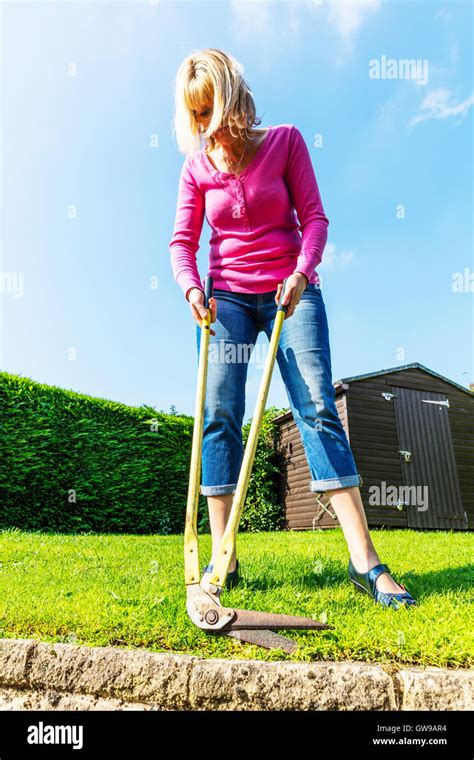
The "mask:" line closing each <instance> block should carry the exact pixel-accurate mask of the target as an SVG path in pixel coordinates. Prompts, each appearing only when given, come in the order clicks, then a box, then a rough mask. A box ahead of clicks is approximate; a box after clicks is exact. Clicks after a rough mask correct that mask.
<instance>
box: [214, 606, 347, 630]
mask: <svg viewBox="0 0 474 760" xmlns="http://www.w3.org/2000/svg"><path fill="white" fill-rule="evenodd" d="M230 609H232V610H233V611H234V612H235V617H234V618H233V619H232V621H231V622H230V623H229V624H228V625H226V626H224V627H223V628H222V631H223V632H227V630H232V631H238V630H243V629H252V630H264V629H266V628H299V629H302V628H303V629H310V630H313V631H314V630H326V629H328V628H334V626H332V625H328V624H327V623H320V622H319V621H318V620H313V618H307V617H297V616H295V615H280V614H278V613H274V612H257V611H255V610H238V609H235V608H234V607H231V608H230Z"/></svg>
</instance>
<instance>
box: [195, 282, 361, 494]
mask: <svg viewBox="0 0 474 760" xmlns="http://www.w3.org/2000/svg"><path fill="white" fill-rule="evenodd" d="M276 293H277V291H276V290H273V291H270V292H267V293H233V292H229V291H227V290H220V289H217V288H215V289H214V292H213V296H214V298H215V299H216V302H217V318H216V321H215V322H213V323H212V329H213V330H214V331H215V333H216V334H215V335H211V336H210V341H209V359H208V372H207V390H206V402H205V409H204V430H203V441H202V475H201V489H200V492H201V494H203V495H205V496H219V495H222V494H229V493H235V490H236V487H237V480H238V477H239V472H240V467H241V464H242V460H243V455H244V449H243V442H242V423H243V416H244V413H245V385H246V379H247V369H248V362H249V360H250V357H251V355H252V352H253V348H254V346H255V343H256V341H257V337H258V335H259V333H260V331H261V330H264V331H265V333H266V334H267V337H268V339H269V340H270V338H271V333H272V329H273V324H274V321H275V315H276V309H277V305H276V303H275V296H276ZM201 329H202V328H201V327H200V325H198V324H196V342H197V351H198V360H199V351H200V342H201ZM276 361H277V363H278V366H279V368H280V372H281V376H282V379H283V382H284V384H285V387H286V391H287V395H288V400H289V403H290V408H291V411H292V413H293V419H294V421H295V423H296V425H297V426H298V429H299V431H300V434H301V439H302V442H303V447H304V451H305V455H306V461H307V463H308V467H309V471H310V474H311V480H310V482H309V490H310V491H317V492H321V493H324V492H325V491H329V490H332V489H336V488H347V487H349V486H359V485H362V478H361V476H360V475H359V474H358V472H357V468H356V464H355V461H354V457H353V455H352V451H351V448H350V446H349V442H348V440H347V436H346V433H345V430H344V428H343V426H342V423H341V421H340V419H339V416H338V414H337V410H336V404H335V390H334V386H333V384H332V377H331V356H330V348H329V333H328V322H327V316H326V307H325V304H324V300H323V295H322V292H321V288H320V286H319V285H315V284H314V283H309V284H308V285H307V286H306V289H305V290H304V291H303V293H302V295H301V299H300V302H299V304H298V305H297V307H296V309H295V311H294V313H293V315H292V316H291V317H289V318H286V319H285V320H284V322H283V326H282V330H281V333H280V341H279V345H278V351H277V356H276Z"/></svg>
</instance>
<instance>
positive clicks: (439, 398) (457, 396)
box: [273, 362, 474, 530]
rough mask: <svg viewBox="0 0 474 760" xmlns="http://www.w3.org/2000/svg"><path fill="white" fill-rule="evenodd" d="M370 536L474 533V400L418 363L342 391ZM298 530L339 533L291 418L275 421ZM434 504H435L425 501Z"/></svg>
mask: <svg viewBox="0 0 474 760" xmlns="http://www.w3.org/2000/svg"><path fill="white" fill-rule="evenodd" d="M334 389H335V400H336V407H337V410H338V414H339V418H340V420H341V422H342V424H343V426H344V429H345V431H346V434H347V437H348V439H349V442H350V445H351V448H352V452H353V454H354V459H355V461H356V465H357V470H358V472H359V473H360V475H361V476H362V480H363V483H362V485H361V496H362V500H363V503H364V509H365V513H366V516H367V522H368V524H369V527H381V526H385V527H393V528H405V527H406V528H412V529H430V530H432V529H440V530H472V528H473V527H474V393H473V392H472V390H468V389H467V388H465V387H463V386H462V385H459V384H458V383H455V382H454V381H452V380H449V379H448V378H446V377H443V375H439V374H438V373H436V372H433V370H431V369H428V368H427V367H424V366H423V365H422V364H419V363H417V362H415V363H412V364H406V365H404V366H399V367H393V368H391V369H384V370H380V371H378V372H370V373H368V374H365V375H356V376H354V377H344V378H342V379H341V380H338V381H337V382H334ZM273 422H274V423H276V425H277V427H278V433H279V436H278V438H279V443H278V451H279V454H280V456H281V467H282V469H281V477H280V482H279V488H280V489H281V490H280V494H279V495H280V497H281V498H282V499H283V501H284V504H285V513H286V524H287V527H288V528H289V529H292V530H308V529H310V530H311V529H316V528H331V527H334V526H336V525H339V521H338V519H337V516H336V514H335V512H334V510H333V509H332V508H331V504H330V501H329V500H328V498H327V495H326V494H324V495H322V494H318V493H314V492H311V491H310V490H309V483H310V481H311V476H310V472H309V468H308V464H307V461H306V456H305V453H304V449H303V444H302V441H301V436H300V432H299V430H298V427H297V425H296V423H295V421H294V419H293V415H292V412H291V411H288V412H286V413H284V414H281V415H279V416H278V417H276V418H274V420H273ZM425 496H426V498H424V497H425Z"/></svg>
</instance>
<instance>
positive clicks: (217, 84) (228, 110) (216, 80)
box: [173, 48, 262, 154]
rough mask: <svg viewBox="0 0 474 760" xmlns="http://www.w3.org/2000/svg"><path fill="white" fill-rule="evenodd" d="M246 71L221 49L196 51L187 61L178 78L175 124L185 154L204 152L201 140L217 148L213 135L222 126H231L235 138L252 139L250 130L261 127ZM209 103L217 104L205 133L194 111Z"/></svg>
mask: <svg viewBox="0 0 474 760" xmlns="http://www.w3.org/2000/svg"><path fill="white" fill-rule="evenodd" d="M243 71H244V68H243V66H242V64H240V63H239V62H238V61H236V59H235V58H234V57H233V56H232V55H230V54H229V53H224V52H223V51H222V50H217V48H206V49H205V50H199V51H194V52H192V53H191V54H190V55H188V56H187V57H186V58H185V59H184V61H183V62H182V63H181V65H180V66H179V69H178V71H177V74H176V79H175V115H174V125H173V133H174V135H175V137H176V141H177V143H178V148H179V150H180V151H181V153H186V154H187V153H194V152H195V151H197V150H200V149H201V148H202V145H201V137H202V138H204V139H208V140H209V144H210V148H211V149H212V148H214V143H215V140H214V138H213V137H212V133H213V132H215V131H216V130H218V129H219V128H220V127H222V126H228V127H229V131H230V134H231V135H232V137H237V136H238V135H240V138H241V139H248V137H249V136H250V130H251V129H252V128H253V127H254V126H255V125H258V124H261V121H262V120H261V119H260V118H259V117H258V116H256V111H255V103H254V100H253V93H252V92H251V90H250V89H249V87H248V85H247V83H246V81H245V79H244V78H243ZM208 103H209V104H210V103H212V105H213V111H212V118H211V120H210V122H209V124H208V127H207V129H206V130H203V131H201V129H200V126H201V125H200V124H199V123H198V121H196V119H195V117H194V114H193V111H198V110H200V109H201V108H202V107H203V106H204V105H207V104H208ZM233 130H235V132H234V131H233Z"/></svg>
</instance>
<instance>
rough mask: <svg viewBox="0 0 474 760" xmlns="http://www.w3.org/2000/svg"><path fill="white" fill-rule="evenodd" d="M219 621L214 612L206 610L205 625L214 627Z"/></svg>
mask: <svg viewBox="0 0 474 760" xmlns="http://www.w3.org/2000/svg"><path fill="white" fill-rule="evenodd" d="M218 620H219V615H218V613H217V612H216V611H215V610H208V611H207V612H206V623H208V624H209V625H214V624H215V623H217V621H218Z"/></svg>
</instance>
